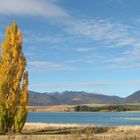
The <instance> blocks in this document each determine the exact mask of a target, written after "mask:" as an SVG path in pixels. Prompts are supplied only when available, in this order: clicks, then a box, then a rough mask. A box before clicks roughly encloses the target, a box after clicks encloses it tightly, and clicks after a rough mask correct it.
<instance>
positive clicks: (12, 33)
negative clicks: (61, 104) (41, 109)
mask: <svg viewBox="0 0 140 140" xmlns="http://www.w3.org/2000/svg"><path fill="white" fill-rule="evenodd" d="M27 113H28V72H27V71H26V59H25V57H24V55H23V52H22V33H21V31H20V29H19V28H18V26H17V25H16V22H13V23H12V24H11V25H9V26H8V27H7V29H6V33H5V39H4V41H3V42H2V55H1V57H0V132H1V133H6V132H11V131H13V132H21V130H22V128H23V126H24V123H25V121H26V116H27Z"/></svg>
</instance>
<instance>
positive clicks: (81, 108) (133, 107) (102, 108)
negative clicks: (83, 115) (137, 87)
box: [74, 104, 140, 112]
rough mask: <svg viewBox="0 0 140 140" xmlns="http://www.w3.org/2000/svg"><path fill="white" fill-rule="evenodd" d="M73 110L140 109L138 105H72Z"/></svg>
mask: <svg viewBox="0 0 140 140" xmlns="http://www.w3.org/2000/svg"><path fill="white" fill-rule="evenodd" d="M74 111H75V112H121V111H140V105H128V104H127V105H104V106H90V105H77V106H75V107H74Z"/></svg>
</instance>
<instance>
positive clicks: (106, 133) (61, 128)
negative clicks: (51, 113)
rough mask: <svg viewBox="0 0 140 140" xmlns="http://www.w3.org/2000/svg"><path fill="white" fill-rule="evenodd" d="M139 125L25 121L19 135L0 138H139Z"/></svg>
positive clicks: (30, 139)
mask: <svg viewBox="0 0 140 140" xmlns="http://www.w3.org/2000/svg"><path fill="white" fill-rule="evenodd" d="M139 132H140V126H116V127H107V126H95V125H78V124H45V123H26V125H25V127H24V129H23V131H22V133H21V134H20V135H11V136H10V135H9V136H8V135H1V136H0V139H1V140H10V139H11V140H14V139H15V140H66V139H67V140H139V139H140V133H139Z"/></svg>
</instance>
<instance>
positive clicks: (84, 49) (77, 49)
mask: <svg viewBox="0 0 140 140" xmlns="http://www.w3.org/2000/svg"><path fill="white" fill-rule="evenodd" d="M74 50H75V51H76V52H90V51H94V50H95V48H88V47H80V48H74Z"/></svg>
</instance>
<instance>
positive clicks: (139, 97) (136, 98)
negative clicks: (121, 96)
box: [124, 90, 140, 103]
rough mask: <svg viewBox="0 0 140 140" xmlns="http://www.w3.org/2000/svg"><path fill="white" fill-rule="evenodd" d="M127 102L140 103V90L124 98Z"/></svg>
mask: <svg viewBox="0 0 140 140" xmlns="http://www.w3.org/2000/svg"><path fill="white" fill-rule="evenodd" d="M124 102H125V103H140V90H138V91H136V92H134V93H133V94H132V95H130V96H128V97H126V98H125V100H124Z"/></svg>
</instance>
